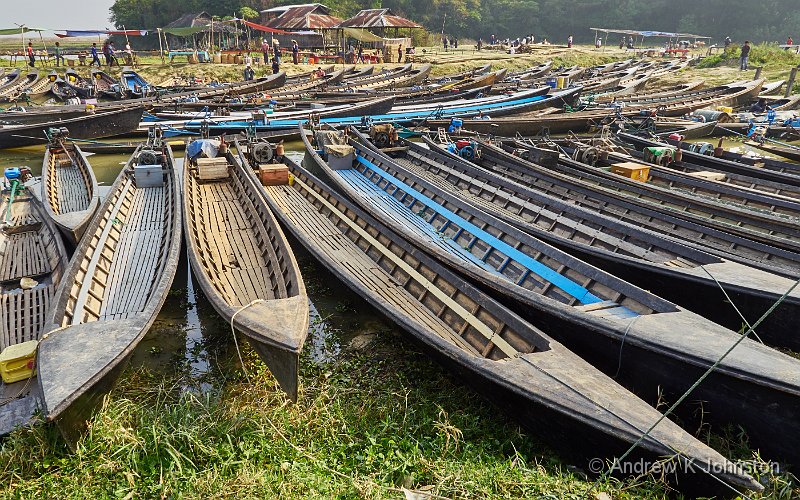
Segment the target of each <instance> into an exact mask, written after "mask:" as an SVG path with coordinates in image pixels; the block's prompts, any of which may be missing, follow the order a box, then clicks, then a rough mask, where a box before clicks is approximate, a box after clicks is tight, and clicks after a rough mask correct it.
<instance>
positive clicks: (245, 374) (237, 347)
mask: <svg viewBox="0 0 800 500" xmlns="http://www.w3.org/2000/svg"><path fill="white" fill-rule="evenodd" d="M261 302H264V299H256V300H254V301H252V302H250V303H249V304H247V305H244V306H242V307H240V308H239V309H237V310H236V312H235V313H233V315H232V316H231V334H232V335H233V343H234V344H235V345H236V354H238V355H239V363H241V364H242V371H243V372H244V376H245V378H247V381H248V382H250V374H249V373H247V368H245V366H244V359H243V358H242V351H241V349H239V341H238V340H237V339H236V329H235V328H234V327H233V320H234V319H236V315H237V314H239V313H240V312H242V311H244V310H245V309H247V308H248V307H250V306H254V305H256V304H258V303H261Z"/></svg>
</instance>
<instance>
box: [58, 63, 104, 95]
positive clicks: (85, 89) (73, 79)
mask: <svg viewBox="0 0 800 500" xmlns="http://www.w3.org/2000/svg"><path fill="white" fill-rule="evenodd" d="M64 81H65V82H67V85H69V87H70V88H71V89H72V90H74V91H75V93H76V94H78V96H79V97H95V96H96V95H97V88H96V87H95V85H94V81H93V80H92V79H91V78H84V77H82V76H81V75H79V74H78V72H77V71H75V70H74V69H72V68H69V69H67V70H66V71H65V72H64Z"/></svg>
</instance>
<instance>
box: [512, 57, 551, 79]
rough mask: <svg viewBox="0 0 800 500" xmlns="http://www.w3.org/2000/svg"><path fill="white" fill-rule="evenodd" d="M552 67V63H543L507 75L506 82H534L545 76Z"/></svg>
mask: <svg viewBox="0 0 800 500" xmlns="http://www.w3.org/2000/svg"><path fill="white" fill-rule="evenodd" d="M552 67H553V61H545V62H543V63H542V64H538V65H536V66H532V67H530V68H527V69H524V70H522V71H515V72H511V73H509V74H508V76H507V79H508V80H535V79H537V78H540V77H542V76H544V75H546V74H547V73H548V72H549V71H550V68H552Z"/></svg>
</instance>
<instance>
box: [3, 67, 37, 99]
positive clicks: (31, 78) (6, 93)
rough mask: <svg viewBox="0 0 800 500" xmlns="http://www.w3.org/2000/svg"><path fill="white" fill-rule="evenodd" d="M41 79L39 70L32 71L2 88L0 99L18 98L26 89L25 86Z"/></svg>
mask: <svg viewBox="0 0 800 500" xmlns="http://www.w3.org/2000/svg"><path fill="white" fill-rule="evenodd" d="M38 80H39V72H38V71H31V72H30V73H28V74H27V75H25V77H24V78H22V77H21V78H19V79H17V80H16V81H15V82H14V83H11V84H9V85H6V86H4V87H2V88H0V101H11V100H14V99H16V98H17V97H18V96H19V95H20V94H22V93H23V92H24V91H25V88H27V87H29V86H31V85H33V84H34V83H36V82H37V81H38Z"/></svg>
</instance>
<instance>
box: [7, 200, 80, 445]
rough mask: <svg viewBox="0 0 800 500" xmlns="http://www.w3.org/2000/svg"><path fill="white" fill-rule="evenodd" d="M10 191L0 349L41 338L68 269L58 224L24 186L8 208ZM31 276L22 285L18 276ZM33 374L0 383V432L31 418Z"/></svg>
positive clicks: (36, 401)
mask: <svg viewBox="0 0 800 500" xmlns="http://www.w3.org/2000/svg"><path fill="white" fill-rule="evenodd" d="M9 195H10V193H9V191H8V190H4V191H3V192H2V197H3V201H2V204H0V220H2V221H3V224H2V230H0V285H1V286H0V319H2V321H0V351H2V350H4V349H6V348H8V347H9V346H12V345H16V344H21V343H22V342H28V341H36V340H39V339H40V338H41V335H42V333H43V330H44V327H45V324H46V320H47V316H48V314H49V313H50V309H51V307H52V305H53V302H54V297H55V295H56V290H57V289H58V287H59V284H60V283H61V280H62V277H63V275H64V271H65V270H66V268H67V260H68V258H67V251H66V250H65V249H64V244H63V243H62V241H61V235H59V234H58V229H56V227H55V226H54V225H53V223H52V222H51V221H50V219H49V218H48V217H47V215H46V214H45V212H44V209H43V207H42V205H41V203H39V200H37V199H36V197H35V196H34V195H33V194H32V193H30V192H29V191H28V190H27V189H25V190H23V191H22V192H20V193H19V194H17V195H16V196H15V198H14V201H13V203H11V211H10V212H9V210H8V208H9ZM23 278H28V279H32V280H34V283H33V286H32V287H29V286H27V285H26V286H25V287H23V286H21V283H20V280H22V279H23ZM39 399H40V398H39V390H38V382H37V380H36V376H35V375H34V378H32V379H26V380H21V381H18V382H14V383H10V384H6V383H4V382H0V435H4V434H8V433H9V432H11V431H12V430H14V428H15V427H18V426H24V425H27V424H28V423H30V422H31V419H32V418H33V416H34V414H35V412H36V410H37V408H38V407H39V404H40V403H39Z"/></svg>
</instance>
